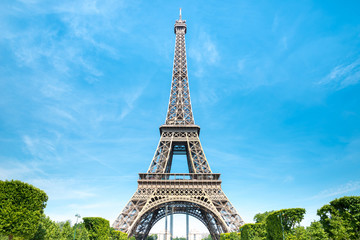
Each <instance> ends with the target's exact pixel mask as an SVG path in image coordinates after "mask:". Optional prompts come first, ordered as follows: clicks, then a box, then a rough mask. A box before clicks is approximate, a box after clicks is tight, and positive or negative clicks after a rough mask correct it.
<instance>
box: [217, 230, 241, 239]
mask: <svg viewBox="0 0 360 240" xmlns="http://www.w3.org/2000/svg"><path fill="white" fill-rule="evenodd" d="M238 239H240V233H238V232H231V233H222V234H220V240H238Z"/></svg>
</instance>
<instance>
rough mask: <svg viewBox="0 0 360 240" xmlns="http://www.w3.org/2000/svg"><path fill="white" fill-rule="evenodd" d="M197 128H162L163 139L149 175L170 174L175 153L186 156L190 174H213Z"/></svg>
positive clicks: (161, 138)
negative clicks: (178, 151) (179, 150)
mask: <svg viewBox="0 0 360 240" xmlns="http://www.w3.org/2000/svg"><path fill="white" fill-rule="evenodd" d="M198 131H199V128H197V127H172V126H167V127H164V128H161V137H160V142H159V145H158V147H157V149H156V151H155V155H154V157H153V160H152V162H151V164H150V167H149V169H148V173H170V170H171V163H172V158H173V155H174V153H177V150H178V149H183V150H184V151H181V152H180V153H179V154H186V156H187V161H188V168H189V173H211V169H210V166H209V163H208V161H207V160H206V157H205V153H204V151H203V149H202V146H201V143H200V139H199V134H198Z"/></svg>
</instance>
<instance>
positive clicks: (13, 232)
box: [0, 180, 48, 238]
mask: <svg viewBox="0 0 360 240" xmlns="http://www.w3.org/2000/svg"><path fill="white" fill-rule="evenodd" d="M47 200H48V196H47V195H46V193H45V192H44V191H42V190H40V189H38V188H36V187H34V186H33V185H30V184H28V183H24V182H21V181H18V180H11V181H0V235H1V234H3V235H6V236H10V238H12V237H13V236H16V237H26V238H31V237H33V236H34V235H35V233H36V232H37V230H38V225H39V223H40V219H41V217H42V215H43V212H44V208H45V207H46V202H47Z"/></svg>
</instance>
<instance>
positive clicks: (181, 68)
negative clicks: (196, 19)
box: [165, 8, 195, 125]
mask: <svg viewBox="0 0 360 240" xmlns="http://www.w3.org/2000/svg"><path fill="white" fill-rule="evenodd" d="M179 18H180V19H179V20H176V22H175V26H174V32H175V35H176V38H175V39H176V40H175V54H174V66H173V74H172V83H171V92H170V99H169V108H168V112H167V116H166V121H165V125H194V124H195V122H194V118H193V113H192V109H191V101H190V90H189V80H188V70H187V63H186V47H185V34H186V21H185V20H182V19H181V8H180V16H179Z"/></svg>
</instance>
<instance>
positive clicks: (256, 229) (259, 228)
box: [240, 223, 266, 240]
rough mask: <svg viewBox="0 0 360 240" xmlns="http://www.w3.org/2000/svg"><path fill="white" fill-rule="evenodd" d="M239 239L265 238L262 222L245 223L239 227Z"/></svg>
mask: <svg viewBox="0 0 360 240" xmlns="http://www.w3.org/2000/svg"><path fill="white" fill-rule="evenodd" d="M240 232H241V240H252V239H256V240H262V239H266V229H265V224H263V223H247V224H245V225H244V226H242V227H240Z"/></svg>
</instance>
